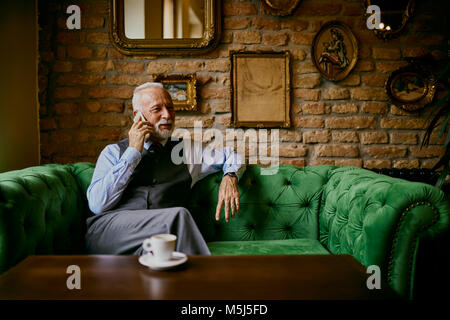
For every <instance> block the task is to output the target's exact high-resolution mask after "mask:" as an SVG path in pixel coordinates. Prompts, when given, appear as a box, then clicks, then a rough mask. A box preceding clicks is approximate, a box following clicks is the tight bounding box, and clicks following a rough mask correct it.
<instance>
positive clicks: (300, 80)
mask: <svg viewBox="0 0 450 320" xmlns="http://www.w3.org/2000/svg"><path fill="white" fill-rule="evenodd" d="M320 82H321V77H320V76H319V75H318V74H314V75H302V76H299V77H295V78H294V79H293V81H292V85H293V87H294V88H304V89H312V88H316V87H318V86H319V85H320Z"/></svg>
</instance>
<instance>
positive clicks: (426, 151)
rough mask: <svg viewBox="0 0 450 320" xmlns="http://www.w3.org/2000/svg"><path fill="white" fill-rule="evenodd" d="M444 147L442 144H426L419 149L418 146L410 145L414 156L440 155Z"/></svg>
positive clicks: (428, 156)
mask: <svg viewBox="0 0 450 320" xmlns="http://www.w3.org/2000/svg"><path fill="white" fill-rule="evenodd" d="M444 151H445V148H444V147H443V146H436V145H435V146H427V147H423V148H422V149H420V147H411V153H412V155H413V156H414V158H434V157H441V156H442V155H443V154H444Z"/></svg>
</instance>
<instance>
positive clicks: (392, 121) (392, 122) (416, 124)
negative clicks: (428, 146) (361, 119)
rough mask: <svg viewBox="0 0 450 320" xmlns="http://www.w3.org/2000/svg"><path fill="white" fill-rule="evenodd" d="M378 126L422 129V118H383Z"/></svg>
mask: <svg viewBox="0 0 450 320" xmlns="http://www.w3.org/2000/svg"><path fill="white" fill-rule="evenodd" d="M380 126H381V128H383V129H423V127H424V119H403V118H384V119H381V121H380Z"/></svg>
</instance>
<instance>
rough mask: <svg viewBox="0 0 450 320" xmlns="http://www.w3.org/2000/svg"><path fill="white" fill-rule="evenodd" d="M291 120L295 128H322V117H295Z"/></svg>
mask: <svg viewBox="0 0 450 320" xmlns="http://www.w3.org/2000/svg"><path fill="white" fill-rule="evenodd" d="M292 120H293V125H294V127H297V128H324V120H323V119H322V118H307V117H295V118H293V119H292Z"/></svg>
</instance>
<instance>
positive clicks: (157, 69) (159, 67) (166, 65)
mask: <svg viewBox="0 0 450 320" xmlns="http://www.w3.org/2000/svg"><path fill="white" fill-rule="evenodd" d="M172 70H173V63H172V62H163V61H151V62H149V63H148V68H147V72H148V73H153V74H157V73H168V72H171V71H172Z"/></svg>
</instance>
